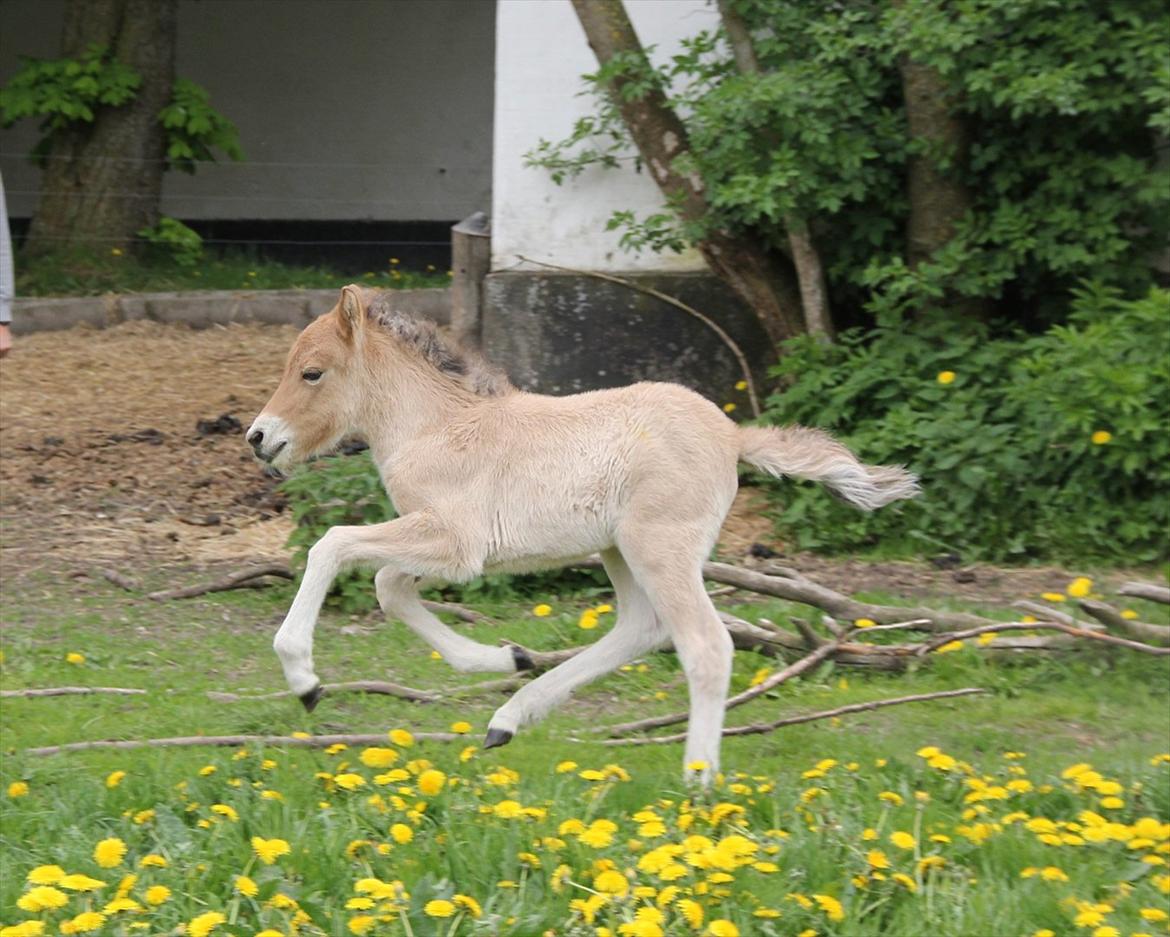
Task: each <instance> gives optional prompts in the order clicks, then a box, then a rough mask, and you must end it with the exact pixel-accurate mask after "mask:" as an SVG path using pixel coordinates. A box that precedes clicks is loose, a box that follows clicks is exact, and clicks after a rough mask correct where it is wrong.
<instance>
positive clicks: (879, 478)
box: [739, 426, 921, 511]
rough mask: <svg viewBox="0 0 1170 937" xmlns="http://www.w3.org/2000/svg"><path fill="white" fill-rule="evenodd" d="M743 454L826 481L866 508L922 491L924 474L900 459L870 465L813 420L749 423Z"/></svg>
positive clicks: (776, 471) (779, 471)
mask: <svg viewBox="0 0 1170 937" xmlns="http://www.w3.org/2000/svg"><path fill="white" fill-rule="evenodd" d="M739 432H740V448H739V457H740V459H742V460H743V461H744V462H747V463H748V464H749V465H754V466H755V467H756V468H758V469H763V470H764V471H765V472H769V473H770V474H772V475H795V476H796V477H798V478H808V479H811V480H812V481H818V482H822V483H823V484H824V485H826V486H827V487H828V488H829V490H830V491H832V492H834V493H835V494H837V495H839V496H840V497H841V498H842V499H844V500H845V501H848V502H849V503H850V504H852V505H854V506H855V507H859V508H861V509H862V510H863V511H873V510H876V509H877V508H880V507H882V505H885V504H889V503H890V502H891V501H897V500H899V499H901V498H913V497H914V496H915V495H917V494H918V493H919V491H921V489H920V488H919V487H918V478H917V477H916V476H914V475H912V474H911V473H910V472H907V471H906V470H905V469H904V468H902V467H901V466H900V465H865V464H863V463H862V462H860V461H858V459H857V457H856V456H855V455H854V454H853V453H852V452H850V451H849V450H848V449H846V448H845V447H844V446H843V445H841V443H839V442H837V440H835V439H834V438H833V437H832V436H830V435H829V434H828V433H826V432H823V431H821V430H819V429H812V428H810V427H807V426H780V427H764V426H745V427H741V429H740V431H739Z"/></svg>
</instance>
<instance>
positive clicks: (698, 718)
mask: <svg viewBox="0 0 1170 937" xmlns="http://www.w3.org/2000/svg"><path fill="white" fill-rule="evenodd" d="M671 534H673V535H674V541H673V542H672V540H671V536H670V535H671ZM677 535H678V530H677V529H674V530H658V531H655V530H654V529H652V528H643V529H641V530H639V531H638V533H637V535H636V536H634V537H631V538H629V540H623V541H622V542H621V547H622V553H623V555H624V556H625V557H626V560H627V562H628V563H629V564H630V569H631V570H632V571H633V574H634V576H635V577H636V578H637V580H638V582H639V584H640V585H641V586H642V588H643V589H645V590H646V593H647V595H649V597H650V601H651V603H652V605H653V607H654V611H655V612H656V613H657V615H658V617H659V618H660V619H662V620H663V621H664V622H665V623H666V627H667V631H668V632H669V634H670V637H671V639H672V640H673V641H674V647H675V650H676V651H677V652H678V656H679V660H680V661H681V662H682V665H683V670H684V671H685V672H686V675H687V686H688V690H689V691H690V721H689V722H688V723H687V746H686V755H685V757H684V759H683V765H684V766H687V765H692V764H695V763H701V764H702V765H703V767H702V768H700V769H697V770H698V771H699V778H700V780H701V781H702V783H704V784H706V783H709V782H710V780H711V779H712V778H713V777H714V776H715V774H716V773H717V772H718V771H719V747H720V742H721V741H722V736H723V714H724V709H725V707H726V703H727V687H728V684H729V682H730V680H731V658H732V654H733V646H732V642H731V636H730V635H729V634H728V633H727V628H726V627H725V626H724V624H723V622H722V621H720V619H719V615H718V613H717V612H716V611H715V606H714V605H712V604H711V599H710V597H709V596H708V595H707V591H706V589H705V588H704V587H703V574H702V560H703V556H704V555H705V553H706V549H707V548H706V546H705V545H695V547H694V549H688V548H687V544H685V543H680V542H679V539H678V536H677ZM689 776H693V775H689Z"/></svg>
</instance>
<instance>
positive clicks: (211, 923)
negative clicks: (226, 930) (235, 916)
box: [187, 911, 227, 937]
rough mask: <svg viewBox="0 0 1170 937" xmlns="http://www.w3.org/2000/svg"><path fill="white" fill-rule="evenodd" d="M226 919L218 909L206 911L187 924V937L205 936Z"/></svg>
mask: <svg viewBox="0 0 1170 937" xmlns="http://www.w3.org/2000/svg"><path fill="white" fill-rule="evenodd" d="M226 920H227V918H226V917H224V916H223V915H222V914H221V913H220V912H219V911H206V912H204V913H203V914H200V915H199V916H198V917H194V918H192V919H191V921H190V922H189V923H188V924H187V937H207V935H208V934H210V933H211V932H212V931H213V930H215V929H216V928H217V927H219V925H220V924H222V923H223V922H224V921H226Z"/></svg>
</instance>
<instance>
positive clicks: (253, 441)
mask: <svg viewBox="0 0 1170 937" xmlns="http://www.w3.org/2000/svg"><path fill="white" fill-rule="evenodd" d="M263 442H264V432H263V431H262V430H258V429H254V430H252V432H250V433H249V434H248V443H249V444H250V445H251V447H252V448H253V449H259V448H260V445H261V443H263Z"/></svg>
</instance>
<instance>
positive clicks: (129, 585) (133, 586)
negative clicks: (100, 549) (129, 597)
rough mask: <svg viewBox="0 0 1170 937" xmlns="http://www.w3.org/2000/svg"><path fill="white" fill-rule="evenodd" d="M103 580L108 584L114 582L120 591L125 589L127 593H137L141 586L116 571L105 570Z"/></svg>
mask: <svg viewBox="0 0 1170 937" xmlns="http://www.w3.org/2000/svg"><path fill="white" fill-rule="evenodd" d="M102 578H103V579H105V580H106V581H107V582H112V583H113V584H114V585H115V586H117V587H118V588H119V589H125V590H126V591H127V592H137V591H138V589H139V585H138V583H137V582H136V581H135V580H133V579H130V578H129V577H127V576H123V575H122V574H121V573H120V572H118V571H117V570H116V569H103V570H102Z"/></svg>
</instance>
